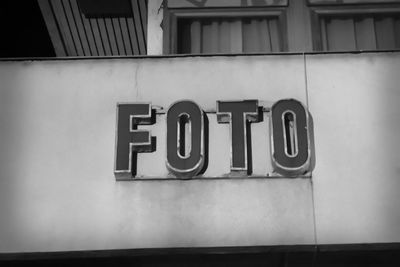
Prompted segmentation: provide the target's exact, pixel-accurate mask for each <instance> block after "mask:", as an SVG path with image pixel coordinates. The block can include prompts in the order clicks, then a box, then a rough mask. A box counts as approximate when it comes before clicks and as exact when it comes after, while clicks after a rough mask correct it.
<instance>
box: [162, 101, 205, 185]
mask: <svg viewBox="0 0 400 267" xmlns="http://www.w3.org/2000/svg"><path fill="white" fill-rule="evenodd" d="M185 128H186V129H185ZM187 131H189V132H187ZM187 136H189V137H190V138H189V139H190V142H187V140H186V139H187V138H186V137H187ZM204 137H205V130H204V112H203V110H202V109H201V108H200V107H199V106H198V105H197V104H196V103H194V102H193V101H190V100H183V101H178V102H176V103H174V104H172V105H171V106H170V107H169V109H168V111H167V159H166V165H167V168H168V170H169V171H170V172H171V173H172V174H173V175H175V176H176V177H178V178H191V177H193V176H196V175H198V174H199V173H200V172H201V170H202V168H203V166H204V162H205V147H204ZM185 147H189V148H190V151H185ZM186 150H189V149H186Z"/></svg>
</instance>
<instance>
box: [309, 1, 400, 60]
mask: <svg viewBox="0 0 400 267" xmlns="http://www.w3.org/2000/svg"><path fill="white" fill-rule="evenodd" d="M309 8H310V13H311V32H312V43H313V51H316V52H327V50H324V49H325V46H326V45H324V41H323V30H322V28H321V22H320V20H321V19H322V18H323V17H334V16H336V17H337V16H350V17H353V18H354V16H356V15H383V14H388V15H389V14H400V4H382V5H379V6H377V5H376V4H368V5H365V4H363V5H361V4H356V5H349V4H342V5H337V4H335V5H322V4H321V5H319V6H316V5H315V4H313V5H312V6H311V5H310V6H309ZM374 51H379V49H376V50H374Z"/></svg>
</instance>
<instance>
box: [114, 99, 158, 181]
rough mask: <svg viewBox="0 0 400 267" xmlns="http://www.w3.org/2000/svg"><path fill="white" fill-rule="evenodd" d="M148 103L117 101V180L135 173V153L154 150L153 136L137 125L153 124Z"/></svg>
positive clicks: (133, 175) (128, 177)
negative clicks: (138, 128) (139, 128)
mask: <svg viewBox="0 0 400 267" xmlns="http://www.w3.org/2000/svg"><path fill="white" fill-rule="evenodd" d="M154 117H155V116H152V110H151V104H150V103H123V104H122V103H118V104H117V134H116V144H115V147H116V149H115V167H114V174H115V178H116V179H117V180H127V179H131V178H133V177H135V175H136V157H137V153H142V152H153V151H155V141H156V140H155V137H153V136H151V133H150V131H147V130H137V125H143V124H154V122H155V121H154Z"/></svg>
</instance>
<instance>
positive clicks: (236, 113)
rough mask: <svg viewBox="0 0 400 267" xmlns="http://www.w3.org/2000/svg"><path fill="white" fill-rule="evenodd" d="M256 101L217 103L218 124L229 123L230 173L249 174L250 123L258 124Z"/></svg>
mask: <svg viewBox="0 0 400 267" xmlns="http://www.w3.org/2000/svg"><path fill="white" fill-rule="evenodd" d="M260 118H261V116H260V114H259V111H258V101H257V100H245V101H237V102H223V101H217V120H218V123H229V126H230V133H231V141H232V144H231V171H235V172H243V173H245V174H251V168H250V166H249V165H251V153H249V152H250V151H251V143H250V141H251V132H250V129H251V128H250V123H251V122H259V121H260Z"/></svg>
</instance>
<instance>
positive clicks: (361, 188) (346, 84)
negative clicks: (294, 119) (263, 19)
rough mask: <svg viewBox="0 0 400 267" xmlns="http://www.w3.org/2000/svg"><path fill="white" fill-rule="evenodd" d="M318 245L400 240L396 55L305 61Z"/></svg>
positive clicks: (399, 60)
mask: <svg viewBox="0 0 400 267" xmlns="http://www.w3.org/2000/svg"><path fill="white" fill-rule="evenodd" d="M307 78H308V96H309V108H310V111H311V113H312V115H313V118H314V130H315V149H316V157H317V162H316V167H315V171H314V173H313V186H314V194H315V198H314V199H315V213H316V226H317V229H316V230H317V240H318V243H372V242H375V243H379V242H399V241H400V227H399V226H400V193H399V192H400V191H399V190H400V154H399V151H400V142H399V137H400V54H399V53H380V54H358V55H351V54H346V55H340V54H338V55H313V56H307Z"/></svg>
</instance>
